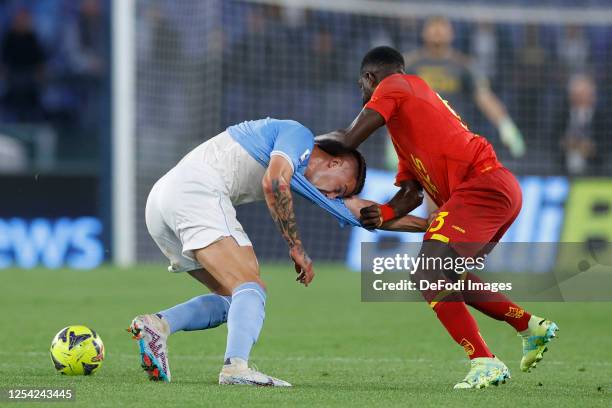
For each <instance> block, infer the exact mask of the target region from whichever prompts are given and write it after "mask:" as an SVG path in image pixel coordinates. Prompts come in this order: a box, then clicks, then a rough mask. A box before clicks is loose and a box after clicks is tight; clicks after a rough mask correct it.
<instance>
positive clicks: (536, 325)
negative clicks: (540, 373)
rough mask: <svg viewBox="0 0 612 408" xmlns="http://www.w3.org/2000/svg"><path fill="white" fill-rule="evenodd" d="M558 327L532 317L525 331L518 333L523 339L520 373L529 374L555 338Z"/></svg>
mask: <svg viewBox="0 0 612 408" xmlns="http://www.w3.org/2000/svg"><path fill="white" fill-rule="evenodd" d="M558 331H559V326H557V324H556V323H555V322H551V321H550V320H546V319H543V318H541V317H538V316H534V315H532V316H531V318H530V319H529V326H528V327H527V330H525V331H523V332H521V333H519V336H520V337H521V338H522V339H523V358H522V359H521V371H525V372H529V371H531V369H532V368H536V365H537V364H538V362H539V361H540V360H542V359H543V358H544V353H546V351H547V350H548V346H549V344H548V343H550V341H551V340H552V339H554V338H555V337H557V332H558Z"/></svg>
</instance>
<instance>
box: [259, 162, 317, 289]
mask: <svg viewBox="0 0 612 408" xmlns="http://www.w3.org/2000/svg"><path fill="white" fill-rule="evenodd" d="M292 176H293V168H292V167H291V164H290V163H289V162H288V161H287V160H286V159H285V158H284V157H281V156H272V157H271V158H270V164H269V165H268V170H266V173H265V175H264V178H263V181H262V186H263V191H264V195H265V198H266V204H267V205H268V209H269V210H270V214H271V215H272V219H273V220H274V222H275V223H276V225H277V226H278V229H279V230H280V233H281V235H282V236H283V238H285V241H287V244H288V245H289V256H290V257H291V259H293V262H294V263H295V271H296V272H297V273H298V277H297V279H296V280H297V281H299V282H301V283H303V284H304V285H305V286H308V284H309V283H310V282H311V281H312V279H313V278H314V272H313V270H312V261H311V260H310V257H309V256H308V254H307V253H306V251H304V247H303V246H302V240H301V239H300V236H299V234H298V228H297V222H296V220H295V213H294V212H293V197H292V195H291V188H290V182H291V177H292Z"/></svg>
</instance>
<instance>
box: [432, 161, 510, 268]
mask: <svg viewBox="0 0 612 408" xmlns="http://www.w3.org/2000/svg"><path fill="white" fill-rule="evenodd" d="M521 203H522V195H521V187H520V185H519V183H518V181H517V180H516V178H515V177H514V175H513V174H512V173H511V172H510V171H509V170H508V169H506V168H504V167H500V168H497V169H494V170H491V171H489V172H486V173H484V174H480V175H478V176H475V177H472V178H470V179H468V180H466V181H464V182H463V183H461V184H460V185H459V186H457V188H456V189H455V190H454V191H453V192H452V194H451V196H450V199H449V200H448V201H447V202H445V203H444V204H443V205H442V206H441V207H440V208H439V209H438V216H437V217H436V218H435V219H434V220H433V221H432V223H431V225H430V226H429V228H428V229H427V232H426V233H425V236H424V237H423V239H424V240H437V241H442V242H447V243H448V244H449V245H451V247H452V248H453V249H454V250H455V251H457V252H458V253H459V255H461V256H476V255H481V254H483V253H488V252H490V251H491V250H492V249H493V247H494V246H495V244H496V243H497V242H498V241H499V240H500V239H501V237H502V236H503V235H504V233H505V232H506V231H507V230H508V228H510V225H512V223H513V222H514V220H515V219H516V217H517V216H518V214H519V212H520V210H521Z"/></svg>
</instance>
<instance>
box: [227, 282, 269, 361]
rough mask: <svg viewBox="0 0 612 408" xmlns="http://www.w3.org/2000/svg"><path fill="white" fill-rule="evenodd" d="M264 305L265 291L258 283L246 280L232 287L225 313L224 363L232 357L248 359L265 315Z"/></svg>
mask: <svg viewBox="0 0 612 408" xmlns="http://www.w3.org/2000/svg"><path fill="white" fill-rule="evenodd" d="M265 306H266V292H265V291H264V289H263V288H262V287H261V286H260V285H259V284H258V283H255V282H247V283H243V284H242V285H240V286H238V287H237V288H235V289H234V291H233V292H232V305H231V306H230V309H229V313H228V315H227V348H226V349H225V362H226V363H228V359H229V358H232V357H239V358H241V359H243V360H245V361H248V360H249V354H250V353H251V348H252V347H253V344H255V342H256V341H257V338H258V337H259V332H260V331H261V326H263V321H264V318H265V317H266V312H265Z"/></svg>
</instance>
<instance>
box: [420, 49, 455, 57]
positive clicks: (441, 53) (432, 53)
mask: <svg viewBox="0 0 612 408" xmlns="http://www.w3.org/2000/svg"><path fill="white" fill-rule="evenodd" d="M425 52H426V53H427V55H428V56H429V57H430V58H434V59H444V58H448V57H449V56H450V54H451V48H450V47H429V48H426V50H425Z"/></svg>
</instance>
